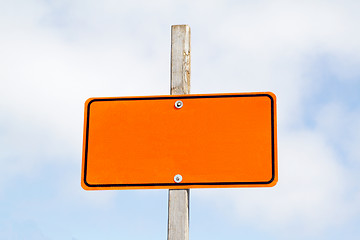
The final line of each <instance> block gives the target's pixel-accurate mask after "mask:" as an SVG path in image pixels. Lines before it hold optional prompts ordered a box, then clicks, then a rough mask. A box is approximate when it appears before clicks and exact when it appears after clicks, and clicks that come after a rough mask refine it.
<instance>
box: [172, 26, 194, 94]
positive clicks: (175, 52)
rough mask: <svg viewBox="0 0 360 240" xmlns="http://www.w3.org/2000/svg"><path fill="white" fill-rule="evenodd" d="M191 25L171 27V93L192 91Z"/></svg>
mask: <svg viewBox="0 0 360 240" xmlns="http://www.w3.org/2000/svg"><path fill="white" fill-rule="evenodd" d="M190 48H191V46H190V27H189V26H187V25H174V26H172V27H171V76H170V79H171V80H170V81H171V92H170V93H171V94H173V95H178V94H189V93H190V74H191V51H190Z"/></svg>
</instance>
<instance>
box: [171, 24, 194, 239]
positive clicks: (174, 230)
mask: <svg viewBox="0 0 360 240" xmlns="http://www.w3.org/2000/svg"><path fill="white" fill-rule="evenodd" d="M170 82H171V89H170V94H173V95H179V94H189V93H190V27H189V26H187V25H173V26H171V80H170ZM189 195H190V190H189V189H179V190H178V189H176V190H171V189H170V190H169V210H168V211H169V212H168V214H169V218H168V240H188V239H189Z"/></svg>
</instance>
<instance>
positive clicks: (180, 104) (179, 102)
mask: <svg viewBox="0 0 360 240" xmlns="http://www.w3.org/2000/svg"><path fill="white" fill-rule="evenodd" d="M183 105H184V103H183V102H182V101H180V100H177V101H176V102H175V107H176V108H182V106H183Z"/></svg>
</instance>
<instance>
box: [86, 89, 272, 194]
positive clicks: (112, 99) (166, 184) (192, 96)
mask: <svg viewBox="0 0 360 240" xmlns="http://www.w3.org/2000/svg"><path fill="white" fill-rule="evenodd" d="M231 97H232V98H234V97H268V98H270V100H271V145H272V146H271V149H272V153H271V157H272V159H271V163H272V177H271V179H270V180H269V181H267V182H210V183H144V184H89V183H88V182H87V181H86V175H87V153H88V136H89V119H90V105H91V103H93V102H100V101H124V100H134V101H137V100H159V99H193V98H231ZM274 102H275V101H274V99H273V97H272V96H271V95H270V94H267V93H255V94H228V95H174V96H154V97H153V96H149V97H120V98H96V99H92V100H90V101H89V102H88V104H87V116H86V117H87V119H86V141H85V153H84V154H85V160H84V168H83V171H84V179H83V180H84V184H85V185H86V186H87V187H89V188H98V187H101V188H106V187H108V188H113V187H124V188H126V187H154V186H169V187H171V186H184V187H186V186H193V185H197V186H224V185H225V186H226V185H265V184H271V183H272V182H273V181H274V180H275V150H276V149H275V116H274V114H275V112H274V108H275V106H274Z"/></svg>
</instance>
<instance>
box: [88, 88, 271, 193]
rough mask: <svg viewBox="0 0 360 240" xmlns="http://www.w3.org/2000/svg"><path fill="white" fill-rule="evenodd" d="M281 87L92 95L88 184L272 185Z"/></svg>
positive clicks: (174, 186) (91, 187) (123, 186)
mask: <svg viewBox="0 0 360 240" xmlns="http://www.w3.org/2000/svg"><path fill="white" fill-rule="evenodd" d="M276 133H277V131H276V98H275V95H274V94H273V93H270V92H265V93H241V94H240V93H236V94H206V95H178V96H175V95H168V96H148V97H118V98H91V99H88V100H87V101H86V103H85V124H84V142H83V164H82V184H81V185H82V187H83V188H84V189H86V190H104V189H155V188H167V189H184V188H218V187H271V186H274V185H275V184H276V182H277V137H276Z"/></svg>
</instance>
